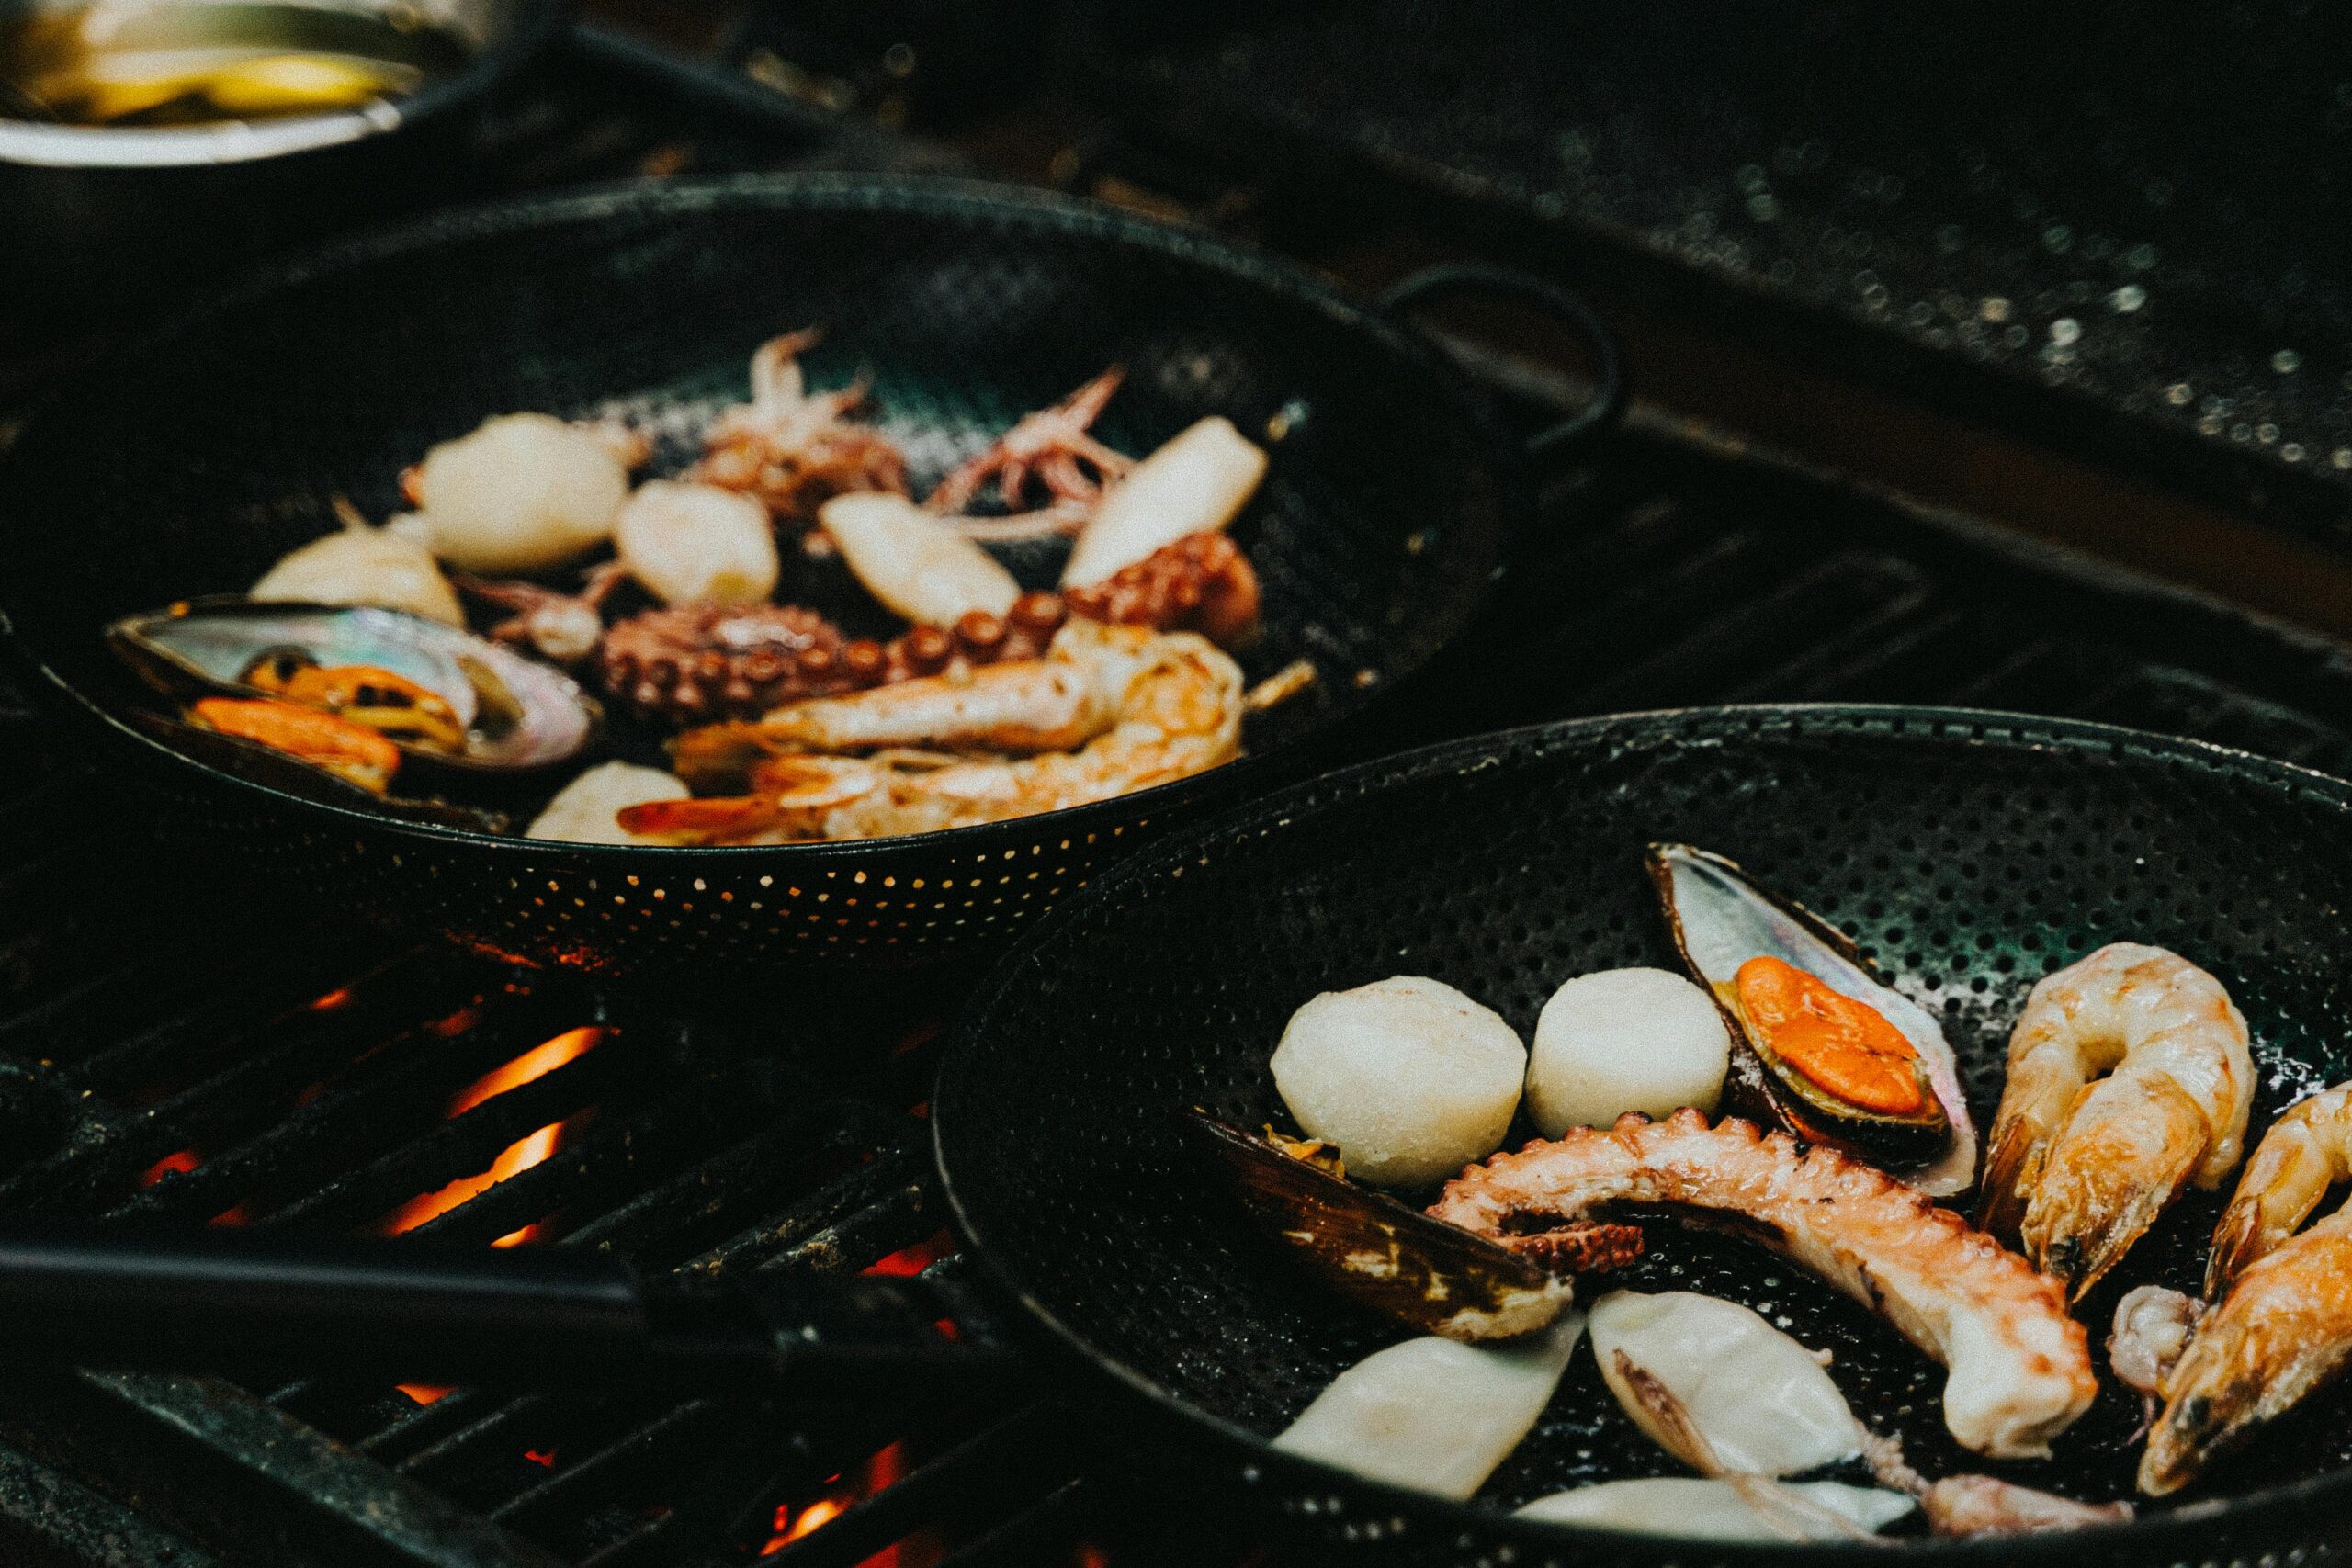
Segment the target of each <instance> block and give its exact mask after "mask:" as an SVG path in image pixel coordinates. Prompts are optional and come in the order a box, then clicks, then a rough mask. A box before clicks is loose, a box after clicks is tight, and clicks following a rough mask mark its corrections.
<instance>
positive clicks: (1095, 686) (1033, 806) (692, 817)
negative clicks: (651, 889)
mask: <svg viewBox="0 0 2352 1568" xmlns="http://www.w3.org/2000/svg"><path fill="white" fill-rule="evenodd" d="M1241 686H1242V682H1241V671H1240V670H1239V668H1238V666H1236V665H1235V664H1234V662H1233V660H1230V659H1228V658H1227V657H1226V656H1225V655H1224V654H1223V653H1221V652H1219V651H1218V650H1217V649H1216V646H1215V645H1214V644H1212V643H1211V642H1209V641H1208V640H1207V639H1206V638H1204V637H1199V636H1196V635H1194V634H1193V633H1190V632H1152V631H1148V630H1147V629H1145V628H1143V627H1140V626H1101V625H1098V624H1096V623H1094V622H1091V621H1073V622H1071V623H1069V625H1068V626H1064V627H1063V628H1062V630H1061V631H1059V632H1058V633H1057V634H1055V637H1054V642H1053V645H1052V647H1051V648H1050V649H1048V650H1047V655H1046V658H1044V659H1042V660H1013V661H1009V662H1007V663H1003V664H992V665H989V666H987V667H986V668H984V669H981V670H977V671H969V672H967V673H966V674H964V675H962V676H960V677H958V676H930V677H925V678H923V679H921V680H914V681H906V682H900V683H899V684H897V685H894V686H882V687H876V688H875V689H874V690H871V691H866V692H860V693H857V694H854V695H851V696H846V697H824V698H818V699H815V700H812V701H809V702H805V703H795V704H792V705H788V706H786V707H782V708H778V709H776V710H775V712H774V713H771V714H769V715H768V716H766V717H764V718H762V719H758V720H755V721H753V722H752V723H749V724H726V725H712V726H710V727H708V728H705V729H700V730H693V731H689V732H688V733H687V734H685V735H683V736H681V737H679V739H678V741H677V743H676V746H675V748H674V754H675V756H676V759H677V762H678V767H679V771H680V772H681V773H683V774H684V775H685V776H686V777H687V778H688V779H689V780H692V781H695V782H706V783H707V782H709V781H712V780H715V779H716V780H723V779H729V778H732V777H734V776H737V775H738V773H742V774H745V775H747V776H748V778H749V780H750V784H751V791H752V793H750V794H748V795H740V796H734V797H722V798H716V799H703V800H674V801H654V802H651V803H649V804H647V805H644V806H636V807H628V809H626V810H624V811H623V812H621V814H620V822H621V825H622V826H623V827H624V828H625V829H628V831H630V832H632V833H644V834H650V835H656V836H660V837H662V838H663V839H665V840H668V841H670V842H674V843H696V844H715V843H792V842H797V841H801V840H810V839H829V840H840V839H874V838H885V837H890V836H894V835H897V834H902V833H927V832H933V831H936V830H938V829H944V828H962V827H968V826H971V825H972V824H975V823H980V822H998V821H1002V820H1004V819H1005V818H1012V817H1025V816H1029V815H1031V814H1034V813H1036V812H1041V811H1059V810H1063V809H1065V808H1067V807H1073V806H1083V805H1086V804H1088V803H1089V802H1091V801H1097V800H1106V799H1108V798H1110V797H1111V796H1113V795H1125V794H1127V793H1129V792H1131V791H1134V790H1138V789H1148V788H1149V787H1150V786H1152V785H1153V784H1166V783H1169V782H1170V781H1172V780H1175V779H1180V778H1185V777H1188V776H1190V775H1191V774H1193V773H1202V772H1204V771H1205V770H1207V769H1210V768H1214V767H1216V766H1217V765H1219V764H1220V763H1223V762H1227V761H1231V760H1232V759H1233V758H1234V757H1235V756H1236V755H1237V754H1238V752H1239V750H1240V736H1241V709H1242V690H1241ZM917 748H948V749H951V750H947V751H946V752H945V753H944V754H943V752H942V751H941V750H917ZM970 751H988V752H996V753H1016V754H1015V755H1001V754H1000V755H983V756H972V755H958V754H956V753H957V752H970ZM826 752H830V753H836V754H833V755H820V754H812V753H826ZM842 752H864V753H866V754H865V755H861V756H844V755H839V754H838V753H842Z"/></svg>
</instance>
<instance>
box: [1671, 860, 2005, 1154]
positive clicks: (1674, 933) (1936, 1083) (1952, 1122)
mask: <svg viewBox="0 0 2352 1568" xmlns="http://www.w3.org/2000/svg"><path fill="white" fill-rule="evenodd" d="M1649 871H1650V880H1651V882H1652V884H1653V885H1654V886H1656V888H1657V897H1658V907H1659V909H1660V910H1661V912H1662V913H1663V914H1664V915H1665V917H1666V925H1667V931H1668V934H1669V935H1670V936H1671V937H1672V938H1673V941H1674V946H1675V950H1676V951H1677V952H1678V953H1680V954H1681V956H1682V963H1683V966H1684V967H1685V968H1687V969H1688V970H1689V971H1690V973H1691V977H1692V978H1693V979H1695V980H1697V981H1698V982H1699V984H1700V985H1702V986H1703V987H1706V988H1707V991H1708V993H1709V994H1710V995H1711V996H1713V998H1715V1002H1716V1005H1717V1006H1719V1007H1720V1008H1722V1009H1723V1011H1724V1021H1725V1022H1726V1023H1728V1024H1729V1025H1730V1026H1731V1031H1732V1039H1733V1041H1734V1050H1733V1074H1732V1081H1731V1083H1730V1085H1729V1088H1730V1089H1731V1091H1732V1093H1733V1095H1734V1097H1735V1098H1736V1100H1740V1101H1742V1102H1743V1104H1744V1108H1745V1109H1747V1110H1749V1111H1755V1112H1760V1113H1763V1114H1765V1115H1768V1116H1769V1117H1770V1118H1771V1119H1772V1120H1773V1121H1775V1122H1779V1123H1780V1124H1781V1126H1783V1127H1785V1128H1787V1129H1788V1130H1789V1131H1790V1132H1792V1133H1794V1134H1797V1135H1799V1136H1800V1137H1804V1138H1806V1139H1809V1140H1811V1141H1814V1142H1816V1143H1828V1144H1836V1145H1843V1146H1845V1147H1848V1148H1850V1149H1853V1150H1855V1151H1856V1152H1858V1153H1860V1154H1861V1155H1864V1156H1867V1157H1869V1158H1871V1159H1873V1160H1876V1161H1879V1162H1881V1163H1883V1164H1885V1165H1888V1166H1890V1167H1894V1168H1898V1169H1905V1171H1906V1172H1907V1179H1909V1180H1910V1181H1911V1182H1912V1183H1913V1185H1915V1186H1917V1187H1918V1188H1919V1189H1920V1190H1922V1191H1925V1192H1928V1193H1930V1194H1931V1195H1934V1196H1939V1197H1942V1196H1948V1195H1950V1194H1951V1193H1954V1192H1959V1191H1962V1190H1966V1189H1967V1188H1968V1187H1969V1186H1970V1185H1971V1184H1972V1182H1973V1180H1974V1178H1975V1165H1976V1130H1975V1127H1974V1125H1973V1123H1972V1122H1970V1120H1969V1115H1968V1104H1967V1101H1966V1100H1965V1099H1964V1098H1963V1097H1962V1093H1961V1088H1960V1077H1959V1067H1958V1063H1957V1059H1956V1058H1955V1057H1954V1055H1953V1054H1952V1049H1951V1043H1949V1042H1947V1041H1946V1040H1945V1039H1944V1036H1943V1030H1942V1029H1941V1028H1940V1027H1939V1025H1938V1024H1937V1022H1936V1021H1935V1020H1934V1019H1933V1018H1932V1017H1930V1016H1929V1015H1928V1012H1927V1011H1926V1010H1924V1009H1922V1008H1921V1007H1919V1005H1918V1004H1917V1003H1916V1002H1914V1001H1912V1000H1911V999H1910V998H1908V997H1905V996H1904V995H1903V994H1902V993H1901V992H1899V991H1896V990H1894V989H1893V988H1892V987H1888V986H1887V985H1886V984H1885V983H1884V982H1883V981H1882V980H1880V979H1879V977H1878V976H1877V975H1876V974H1875V973H1874V972H1872V970H1871V966H1870V963H1869V961H1868V960H1867V959H1865V958H1864V957H1863V956H1862V954H1861V953H1860V950H1858V949H1857V948H1856V947H1855V946H1854V944H1853V943H1852V942H1850V941H1849V940H1848V939H1847V937H1846V935H1845V933H1844V932H1842V931H1838V929H1837V928H1836V927H1835V926H1832V925H1830V924H1829V923H1828V922H1827V921H1826V920H1824V919H1821V918H1820V917H1819V916H1818V915H1815V914H1814V913H1813V912H1812V911H1811V910H1809V909H1806V908H1804V907H1803V906H1801V905H1799V904H1796V903H1793V902H1792V901H1791V900H1789V899H1786V898H1783V897H1780V896H1778V895H1776V894H1774V893H1771V892H1770V891H1769V890H1767V889H1765V888H1762V887H1759V886H1757V885H1756V884H1755V883H1754V882H1753V881H1751V880H1749V878H1748V876H1747V873H1746V872H1744V871H1742V870H1741V869H1740V868H1739V866H1738V865H1737V864H1736V863H1735V862H1732V861H1729V860H1726V859H1724V857H1723V856H1721V855H1717V854H1711V853H1709V852H1706V851H1704V850H1699V849H1693V848H1691V846H1689V845H1687V844H1653V845H1651V846H1650V849H1649ZM1767 954H1769V955H1770V956H1773V957H1777V958H1780V959H1781V960H1782V961H1784V962H1786V963H1787V964H1790V965H1791V966H1792V967H1793V968H1797V969H1801V970H1803V971H1804V973H1806V974H1808V975H1811V976H1813V977H1814V978H1815V979H1816V980H1819V981H1821V982H1822V984H1824V985H1826V986H1827V987H1829V988H1830V989H1831V990H1834V991H1838V992H1840V993H1842V994H1843V995H1846V996H1849V997H1852V998H1855V999H1856V1000H1858V1001H1862V1002H1867V1003H1868V1004H1870V1006H1871V1007H1872V1008H1875V1009H1876V1010H1878V1012H1879V1013H1880V1015H1881V1016H1882V1017H1883V1018H1884V1019H1885V1020H1886V1021H1888V1022H1889V1023H1891V1024H1893V1025H1894V1027H1895V1029H1896V1030H1898V1031H1900V1032H1901V1033H1902V1034H1903V1036H1904V1038H1905V1039H1906V1040H1908V1041H1909V1042H1910V1043H1911V1045H1912V1048H1913V1049H1914V1050H1916V1051H1917V1052H1918V1054H1919V1063H1920V1066H1921V1067H1922V1068H1923V1069H1924V1071H1925V1076H1926V1077H1927V1080H1928V1083H1927V1087H1928V1089H1929V1090H1930V1091H1931V1093H1930V1095H1929V1103H1928V1108H1927V1109H1926V1110H1925V1111H1920V1112H1917V1113H1914V1114H1911V1115H1890V1114H1888V1113H1887V1112H1884V1111H1871V1110H1869V1109H1867V1108H1865V1107H1862V1106H1859V1105H1855V1104H1852V1103H1850V1102H1849V1101H1847V1100H1841V1099H1839V1098H1838V1096H1837V1095H1835V1094H1833V1093H1831V1092H1830V1091H1828V1090H1826V1089H1823V1088H1822V1087H1821V1086H1820V1085H1818V1084H1816V1083H1815V1082H1814V1081H1813V1080H1812V1079H1810V1078H1808V1077H1805V1076H1804V1074H1802V1073H1800V1072H1798V1071H1796V1070H1795V1069H1794V1068H1793V1067H1792V1066H1790V1065H1789V1064H1788V1063H1786V1062H1784V1061H1783V1060H1781V1057H1780V1056H1779V1055H1777V1054H1776V1053H1775V1052H1774V1051H1773V1050H1772V1048H1771V1043H1770V1041H1769V1040H1767V1039H1765V1038H1764V1037H1763V1035H1762V1033H1761V1032H1759V1031H1757V1030H1755V1029H1752V1028H1750V1027H1749V1025H1748V1022H1747V1018H1746V1017H1745V1016H1744V1015H1743V1014H1742V1012H1741V1010H1740V1008H1739V1006H1738V1004H1737V1001H1736V992H1735V991H1734V989H1733V979H1734V976H1736V974H1737V973H1738V970H1739V966H1740V965H1741V964H1744V963H1746V962H1747V960H1749V959H1751V958H1756V957H1760V956H1764V955H1767Z"/></svg>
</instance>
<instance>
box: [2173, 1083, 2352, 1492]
mask: <svg viewBox="0 0 2352 1568" xmlns="http://www.w3.org/2000/svg"><path fill="white" fill-rule="evenodd" d="M2347 1176H2352V1083H2347V1084H2339V1085H2337V1086H2336V1087H2335V1088H2334V1089H2328V1090H2326V1091H2325V1092H2324V1093H2322V1094H2316V1095H2313V1096H2312V1098H2311V1099H2309V1100H2304V1101H2303V1102H2302V1103H2301V1104H2300V1105H2297V1106H2295V1107H2294V1108H2293V1109H2292V1110H2290V1111H2288V1112H2287V1113H2286V1114H2285V1115H2283V1116H2281V1117H2279V1118H2278V1121H2277V1122H2275V1123H2273V1124H2272V1126H2271V1128H2270V1131H2269V1132H2268V1133H2267V1134H2264V1136H2263V1139H2262V1143H2261V1145H2259V1146H2258V1147H2257V1148H2256V1150H2255V1151H2254V1157H2253V1158H2252V1159H2250V1160H2248V1161H2247V1162H2246V1167H2245V1174H2244V1175H2243V1176H2241V1177H2240V1178H2239V1180H2238V1186H2237V1190H2236V1192H2235V1193H2234V1194H2233V1195H2232V1197H2231V1200H2230V1206H2229V1207H2228V1208H2227V1209H2225V1210H2223V1211H2222V1219H2221V1223H2220V1224H2219V1225H2217V1226H2216V1227H2215V1228H2214V1232H2213V1250H2212V1253H2211V1258H2210V1260H2209V1262H2208V1264H2207V1269H2206V1276H2205V1280H2206V1292H2207V1294H2208V1295H2209V1296H2211V1295H2212V1294H2214V1293H2216V1292H2220V1293H2221V1300H2220V1302H2219V1303H2218V1304H2216V1305H2214V1306H2212V1307H2211V1308H2210V1309H2209V1310H2208V1311H2207V1312H2206V1314H2205V1316H2204V1318H2203V1320H2202V1321H2201V1322H2199V1324H2198V1325H2197V1328H2196V1332H2195V1333H2194V1334H2193V1335H2192V1336H2191V1337H2190V1338H2189V1341H2188V1348H2187V1349H2186V1350H2184V1351H2183V1352H2182V1353H2181V1356H2180V1359H2179V1360H2178V1361H2177V1363H2176V1364H2175V1365H2174V1366H2173V1367H2172V1369H2171V1371H2169V1372H2168V1373H2167V1374H2166V1375H2165V1378H2164V1381H2163V1383H2162V1385H2161V1389H2160V1392H2161V1393H2162V1394H2163V1395H2164V1399H2165V1409H2164V1414H2163V1415H2162V1416H2158V1417H2157V1419H2156V1423H2155V1426H2154V1429H2153V1430H2151V1431H2150V1432H2149V1434H2148V1447H2147V1451H2146V1452H2145V1453H2143V1454H2142V1455H2141V1458H2140V1490H2141V1491H2143V1492H2145V1493H2147V1494H2148V1495H2151V1496H2162V1495H2165V1493H2168V1492H2175V1491H2177V1490H2179V1489H2180V1488H2181V1487H2183V1486H2185V1485H2187V1484H2188V1483H2189V1482H2190V1481H2191V1480H2193V1479H2194V1478H2195V1477H2196V1475H2197V1472H2199V1470H2200V1469H2202V1468H2203V1467H2204V1465H2205V1463H2206V1461H2208V1460H2210V1459H2211V1458H2212V1457H2213V1456H2214V1455H2215V1454H2217V1453H2220V1452H2221V1451H2222V1450H2225V1449H2227V1448H2230V1447H2232V1446H2233V1445H2235V1444H2237V1443H2240V1442H2243V1441H2244V1440H2245V1438H2247V1437H2249V1436H2251V1435H2252V1434H2253V1432H2254V1430H2255V1429H2256V1427H2259V1426H2261V1425H2262V1424H2263V1423H2264V1422H2266V1421H2268V1420H2271V1419H2273V1418H2274V1417H2276V1416H2279V1415H2282V1414H2284V1413H2285V1412H2286V1411H2287V1410H2288V1409H2289V1408H2290V1406H2292V1405H2294V1404H2296V1403H2298V1402H2299V1401H2301V1399H2302V1398H2303V1397H2304V1396H2305V1395H2307V1394H2309V1393H2312V1391H2313V1390H2315V1389H2317V1388H2319V1387H2320V1386H2321V1385H2322V1384H2324V1383H2325V1382H2328V1381H2329V1380H2331V1379H2333V1378H2334V1377H2335V1376H2336V1375H2337V1374H2338V1373H2339V1372H2341V1371H2343V1370H2344V1368H2345V1366H2346V1363H2347V1362H2352V1205H2346V1208H2344V1209H2340V1210H2338V1211H2337V1212H2336V1213H2333V1214H2330V1215H2328V1216H2326V1217H2325V1218H2324V1219H2322V1220H2319V1221H2317V1222H2316V1223H2314V1224H2312V1226H2311V1228H2310V1229H2308V1230H2306V1231H2304V1232H2302V1233H2301V1235H2296V1234H2295V1226H2296V1225H2297V1224H2301V1222H2302V1220H2303V1218H2304V1216H2306V1215H2308V1214H2309V1213H2311V1212H2312V1210H2313V1209H2314V1208H2316V1207H2318V1205H2319V1201H2320V1199H2321V1198H2322V1197H2323V1196H2324V1195H2325V1193H2326V1191H2327V1189H2328V1188H2329V1186H2330V1185H2332V1184H2333V1183H2335V1182H2337V1181H2341V1180H2344V1179H2346V1177H2347Z"/></svg>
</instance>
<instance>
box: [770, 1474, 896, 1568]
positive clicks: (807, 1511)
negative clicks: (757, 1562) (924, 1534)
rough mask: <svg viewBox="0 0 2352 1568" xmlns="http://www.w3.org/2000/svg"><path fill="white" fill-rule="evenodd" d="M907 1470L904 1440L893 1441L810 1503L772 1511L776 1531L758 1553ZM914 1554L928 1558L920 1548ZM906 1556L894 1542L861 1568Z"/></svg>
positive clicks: (880, 1567)
mask: <svg viewBox="0 0 2352 1568" xmlns="http://www.w3.org/2000/svg"><path fill="white" fill-rule="evenodd" d="M906 1472H907V1450H906V1445H905V1444H904V1443H892V1444H891V1445H890V1446H889V1447H888V1448H886V1449H883V1450H880V1451H879V1452H877V1453H876V1454H875V1455H874V1457H873V1458H871V1459H869V1460H867V1461H865V1463H864V1464H862V1465H859V1466H858V1467H857V1468H856V1469H855V1470H854V1471H847V1472H843V1473H842V1474H840V1475H836V1476H834V1477H833V1478H832V1479H831V1480H830V1481H828V1482H826V1483H825V1486H826V1492H825V1495H823V1496H821V1497H820V1498H818V1499H817V1500H816V1501H815V1502H813V1503H803V1504H792V1503H786V1504H783V1505H781V1506H778V1507H777V1509H776V1511H775V1527H774V1528H775V1533H774V1534H773V1535H771V1536H769V1538H768V1540H767V1543H766V1544H765V1545H763V1546H762V1547H761V1548H760V1555H761V1556H763V1557H772V1556H774V1555H775V1553H777V1552H779V1551H783V1550H784V1549H785V1548H786V1547H787V1546H789V1545H791V1544H792V1543H793V1542H794V1541H796V1540H799V1539H800V1538H801V1537H802V1536H804V1535H807V1534H809V1532H811V1531H812V1530H816V1529H820V1528H822V1527H823V1526H825V1525H829V1524H831V1523H832V1522H833V1521H834V1520H835V1519H837V1518H839V1517H841V1516H842V1514H843V1513H845V1512H847V1511H848V1509H849V1508H850V1506H851V1505H853V1504H855V1503H862V1502H864V1501H865V1499H866V1498H868V1497H871V1496H873V1495H875V1494H876V1493H877V1492H880V1491H881V1490H882V1489H883V1488H884V1487H886V1486H888V1485H890V1484H892V1483H895V1482H896V1481H897V1480H898V1479H899V1477H900V1476H902V1475H904V1474H906ZM916 1555H917V1556H918V1557H919V1558H922V1560H923V1561H930V1560H931V1559H930V1558H929V1557H928V1556H926V1555H925V1554H924V1553H923V1552H922V1551H921V1549H920V1548H918V1549H917V1551H916ZM904 1563H905V1559H904V1556H903V1553H902V1551H901V1549H900V1548H899V1547H897V1546H890V1547H885V1548H884V1549H883V1550H882V1551H879V1552H876V1554H875V1555H874V1556H872V1557H869V1558H867V1559H866V1560H865V1563H864V1564H863V1568H902V1565H903V1564H904Z"/></svg>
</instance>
